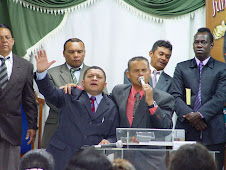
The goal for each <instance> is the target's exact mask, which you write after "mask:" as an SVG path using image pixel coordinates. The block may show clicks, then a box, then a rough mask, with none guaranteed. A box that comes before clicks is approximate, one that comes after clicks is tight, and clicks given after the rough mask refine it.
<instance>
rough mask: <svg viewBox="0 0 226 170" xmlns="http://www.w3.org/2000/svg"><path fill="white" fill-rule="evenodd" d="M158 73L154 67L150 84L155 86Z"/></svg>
mask: <svg viewBox="0 0 226 170" xmlns="http://www.w3.org/2000/svg"><path fill="white" fill-rule="evenodd" d="M158 74H160V72H159V71H157V70H156V69H154V71H153V77H152V86H153V87H154V88H155V86H156V84H157V75H158Z"/></svg>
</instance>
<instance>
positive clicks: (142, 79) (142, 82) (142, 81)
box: [138, 76, 145, 86]
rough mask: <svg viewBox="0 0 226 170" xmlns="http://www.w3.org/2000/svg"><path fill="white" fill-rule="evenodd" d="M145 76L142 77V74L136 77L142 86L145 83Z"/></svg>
mask: <svg viewBox="0 0 226 170" xmlns="http://www.w3.org/2000/svg"><path fill="white" fill-rule="evenodd" d="M144 80H145V78H144V76H140V77H139V78H138V81H139V83H140V84H141V85H142V86H143V85H145V81H144Z"/></svg>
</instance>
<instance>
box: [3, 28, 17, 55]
mask: <svg viewBox="0 0 226 170" xmlns="http://www.w3.org/2000/svg"><path fill="white" fill-rule="evenodd" d="M13 45H14V38H13V36H12V32H11V30H10V28H9V27H8V26H7V25H4V24H0V55H2V56H3V57H7V56H8V55H9V54H10V53H11V51H12V49H13Z"/></svg>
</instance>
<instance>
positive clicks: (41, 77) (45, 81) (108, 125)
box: [35, 51, 119, 170]
mask: <svg viewBox="0 0 226 170" xmlns="http://www.w3.org/2000/svg"><path fill="white" fill-rule="evenodd" d="M35 58H36V61H37V80H36V82H37V84H38V87H39V90H40V92H41V93H42V94H43V95H44V97H45V98H46V100H47V101H49V102H50V103H52V104H53V105H55V106H56V107H57V108H58V109H59V115H60V117H59V119H60V121H59V126H58V127H57V129H56V131H55V133H54V134H53V136H52V138H51V140H50V143H49V145H48V146H47V151H48V152H50V153H51V154H52V155H53V157H54V159H55V163H56V164H55V167H56V168H55V169H56V170H62V169H64V166H65V165H66V163H67V162H68V161H69V160H70V158H71V156H72V155H73V153H74V152H75V151H77V150H79V149H80V148H81V147H82V146H83V145H96V144H99V145H102V144H108V143H110V142H114V141H116V137H115V133H116V132H115V129H116V128H117V127H118V126H119V114H118V109H117V106H116V105H115V103H114V102H113V101H112V99H111V98H110V97H109V96H108V95H106V94H104V93H102V91H103V89H104V88H105V87H106V82H105V81H106V75H105V73H104V71H103V70H102V69H101V68H99V67H97V66H93V67H89V68H88V69H87V70H86V71H85V73H84V77H83V80H82V86H83V87H84V90H80V89H79V88H74V89H72V92H71V94H70V95H69V94H65V93H64V91H63V90H61V89H59V88H57V87H56V86H54V85H53V83H52V82H51V81H50V80H49V78H48V75H47V76H46V71H45V70H47V69H48V68H49V67H50V65H51V64H53V63H54V61H52V62H50V63H49V62H48V60H47V57H46V53H45V51H44V53H43V52H42V51H39V52H38V56H35ZM38 73H39V74H38ZM94 97H95V98H96V99H91V98H94ZM91 101H92V103H91ZM91 105H92V106H91Z"/></svg>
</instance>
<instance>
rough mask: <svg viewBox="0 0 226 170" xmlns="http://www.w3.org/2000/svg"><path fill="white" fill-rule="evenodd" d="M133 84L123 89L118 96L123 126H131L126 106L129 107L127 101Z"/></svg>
mask: <svg viewBox="0 0 226 170" xmlns="http://www.w3.org/2000/svg"><path fill="white" fill-rule="evenodd" d="M131 87H132V86H131V85H128V87H127V88H126V89H123V90H122V92H121V95H120V96H118V98H119V101H120V105H119V113H120V119H121V121H120V122H121V126H122V127H130V124H129V121H128V118H127V114H126V108H127V101H128V98H129V94H130V90H131Z"/></svg>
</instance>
